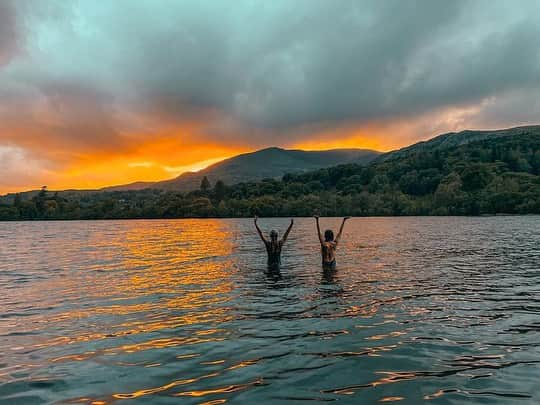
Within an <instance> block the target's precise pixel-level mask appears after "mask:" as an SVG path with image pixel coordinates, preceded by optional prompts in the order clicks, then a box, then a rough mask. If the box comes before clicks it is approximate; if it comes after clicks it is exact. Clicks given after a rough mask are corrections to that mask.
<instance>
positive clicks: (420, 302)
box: [0, 217, 540, 404]
mask: <svg viewBox="0 0 540 405" xmlns="http://www.w3.org/2000/svg"><path fill="white" fill-rule="evenodd" d="M287 221H288V220H287V219H272V220H265V219H262V220H261V221H260V222H261V226H262V227H263V229H265V230H269V229H270V227H275V228H276V229H279V230H280V231H283V230H284V229H285V227H286V225H287ZM322 225H323V227H325V225H327V226H331V227H333V228H336V227H337V225H338V219H323V220H322ZM314 227H315V225H314V221H313V219H298V220H297V221H296V226H295V228H294V229H293V231H292V233H291V237H290V240H289V242H288V244H287V245H286V249H285V251H284V257H283V266H282V269H281V272H280V273H268V272H267V271H266V267H265V252H264V248H263V246H262V244H261V242H260V240H259V239H258V238H257V236H256V234H255V232H254V229H253V225H252V221H251V220H178V221H110V222H106V221H88V222H34V223H30V222H27V223H0V403H6V404H11V403H14V404H17V403H21V404H26V403H28V404H34V403H94V404H103V403H113V402H114V403H118V404H124V403H125V404H143V403H156V404H169V403H182V404H184V403H186V404H201V403H205V404H222V403H225V402H227V403H233V404H234V403H246V404H251V403H256V401H258V402H259V403H305V402H306V401H340V403H367V404H369V403H378V402H379V401H382V402H383V403H384V402H389V403H394V402H395V403H399V404H418V403H429V404H431V403H433V404H461V403H475V404H476V403H478V404H480V403H486V404H494V403H497V404H514V403H516V404H529V403H530V404H538V403H540V217H496V218H495V217H493V218H366V219H352V220H351V221H350V222H349V223H348V224H347V226H346V230H345V236H344V239H343V244H342V245H341V246H340V249H339V252H338V253H339V255H338V268H337V271H336V272H335V273H334V274H324V273H323V272H322V271H321V268H320V257H319V252H318V241H317V237H316V235H315V233H314Z"/></svg>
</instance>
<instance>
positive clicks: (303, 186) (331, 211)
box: [0, 133, 540, 220]
mask: <svg viewBox="0 0 540 405" xmlns="http://www.w3.org/2000/svg"><path fill="white" fill-rule="evenodd" d="M269 164H271V162H269ZM499 213H504V214H540V135H539V134H538V133H523V134H520V135H514V136H507V137H501V138H496V139H487V140H482V141H478V142H473V143H469V144H466V145H462V146H458V147H452V148H447V149H444V148H443V149H437V148H436V149H433V150H425V149H421V150H415V149H412V150H410V151H409V152H407V153H406V154H405V155H403V154H402V155H399V156H398V157H396V158H391V159H379V160H377V161H375V162H373V163H372V164H370V165H368V166H361V165H356V164H348V165H341V166H335V167H331V168H328V169H320V170H316V171H312V172H308V173H303V174H287V175H285V176H283V178H282V179H266V180H263V181H260V182H253V183H241V184H237V185H233V186H227V185H226V184H224V183H223V182H222V181H217V182H216V183H215V184H213V185H212V184H210V182H209V181H208V180H207V179H206V178H203V179H202V181H201V187H200V189H199V190H197V191H192V192H189V193H180V192H172V191H162V190H152V189H148V190H140V191H124V192H121V191H116V192H95V193H89V192H86V193H82V192H60V193H52V192H48V191H47V190H46V188H43V189H42V190H41V191H40V192H39V193H37V194H34V195H33V196H31V197H27V198H25V196H24V195H16V196H15V197H14V198H12V199H11V201H10V202H9V203H3V204H2V205H0V219H1V220H18V219H23V220H27V219H112V218H190V217H196V218H199V217H245V216H252V215H254V214H257V215H260V216H310V215H313V214H318V215H322V216H341V215H354V216H379V215H481V214H499Z"/></svg>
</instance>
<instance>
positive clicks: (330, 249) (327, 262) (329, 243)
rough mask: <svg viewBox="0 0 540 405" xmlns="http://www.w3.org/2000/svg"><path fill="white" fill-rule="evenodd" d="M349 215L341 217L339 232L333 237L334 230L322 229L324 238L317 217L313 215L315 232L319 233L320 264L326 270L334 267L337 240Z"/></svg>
mask: <svg viewBox="0 0 540 405" xmlns="http://www.w3.org/2000/svg"><path fill="white" fill-rule="evenodd" d="M349 218H350V217H345V218H343V222H342V223H341V227H340V228H339V232H338V234H337V236H336V238H335V239H334V232H332V231H331V230H330V229H327V230H326V231H324V240H323V236H322V234H321V227H320V225H319V217H318V216H317V215H316V216H315V221H316V222H317V234H318V235H319V242H321V254H322V265H323V268H324V269H326V270H329V269H334V268H335V267H336V249H337V244H338V242H339V240H340V239H341V234H342V232H343V227H344V226H345V221H346V220H348V219H349Z"/></svg>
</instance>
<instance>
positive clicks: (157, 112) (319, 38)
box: [0, 0, 540, 194]
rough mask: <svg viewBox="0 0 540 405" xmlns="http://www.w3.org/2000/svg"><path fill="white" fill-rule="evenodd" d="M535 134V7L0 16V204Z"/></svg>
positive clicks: (155, 9) (527, 0) (201, 8)
mask: <svg viewBox="0 0 540 405" xmlns="http://www.w3.org/2000/svg"><path fill="white" fill-rule="evenodd" d="M539 121H540V2H539V1H536V0H520V1H516V2H512V1H506V0H469V1H461V0H453V1H447V0H408V1H401V0H384V1H380V0H362V1H357V0H350V1H349V0H337V1H336V0H294V1H291V0H272V1H262V0H234V1H229V0H157V1H156V0H115V1H95V0H0V194H3V193H7V192H14V191H21V190H27V189H36V188H39V187H41V186H42V185H48V186H49V188H50V189H66V188H96V187H103V186H107V185H115V184H123V183H129V182H132V181H137V180H145V181H152V180H162V179H168V178H172V177H175V176H177V175H178V174H180V173H182V172H184V171H187V170H198V169H201V168H203V167H205V166H207V165H209V164H211V163H213V162H216V161H219V160H221V159H223V158H226V157H229V156H233V155H236V154H238V153H242V152H248V151H253V150H256V149H259V148H263V147H268V146H280V147H285V148H303V149H311V150H317V149H330V148H351V147H357V148H370V149H377V150H381V151H387V150H392V149H395V148H399V147H402V146H406V145H409V144H411V143H414V142H417V141H420V140H425V139H428V138H431V137H433V136H435V135H437V134H440V133H444V132H450V131H458V130H462V129H495V128H506V127H512V126H517V125H527V124H538V123H539Z"/></svg>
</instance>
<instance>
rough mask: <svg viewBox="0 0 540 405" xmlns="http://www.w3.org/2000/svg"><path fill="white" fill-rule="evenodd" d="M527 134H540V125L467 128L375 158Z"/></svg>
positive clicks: (382, 160)
mask: <svg viewBox="0 0 540 405" xmlns="http://www.w3.org/2000/svg"><path fill="white" fill-rule="evenodd" d="M527 134H530V135H538V134H540V125H530V126H522V127H515V128H509V129H497V130H492V131H489V130H488V131H473V130H465V131H461V132H449V133H447V134H442V135H439V136H436V137H435V138H431V139H429V140H427V141H424V142H418V143H415V144H413V145H410V146H407V147H405V148H402V149H399V150H396V151H392V152H388V153H385V154H383V155H381V156H379V157H378V158H377V159H376V160H375V162H384V161H387V160H390V159H396V158H401V157H404V156H407V155H410V154H411V153H421V152H430V151H435V150H443V149H448V148H455V147H457V146H461V145H466V144H468V143H471V142H477V141H483V140H488V139H496V138H501V137H507V136H515V135H527Z"/></svg>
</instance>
